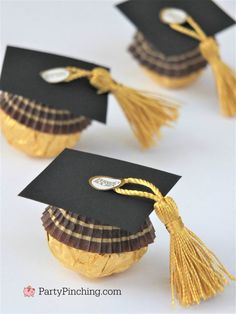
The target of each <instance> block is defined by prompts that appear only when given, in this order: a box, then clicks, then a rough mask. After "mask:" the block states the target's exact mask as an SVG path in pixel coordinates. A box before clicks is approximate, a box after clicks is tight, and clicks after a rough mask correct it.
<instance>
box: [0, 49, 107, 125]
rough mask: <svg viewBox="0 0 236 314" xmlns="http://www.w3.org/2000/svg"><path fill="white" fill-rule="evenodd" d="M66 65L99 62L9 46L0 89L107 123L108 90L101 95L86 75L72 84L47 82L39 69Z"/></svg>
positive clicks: (84, 65) (87, 66) (90, 66)
mask: <svg viewBox="0 0 236 314" xmlns="http://www.w3.org/2000/svg"><path fill="white" fill-rule="evenodd" d="M66 66H72V67H80V68H83V69H85V70H92V69H94V68H95V67H99V65H97V64H93V63H89V62H85V61H82V60H77V59H72V58H68V57H64V56H59V55H55V54H51V53H45V52H40V51H34V50H29V49H22V48H16V47H7V50H6V54H5V58H4V62H3V67H2V74H1V80H0V89H1V90H3V91H6V92H9V93H12V94H16V95H19V96H23V97H25V98H28V99H30V100H34V101H36V102H39V103H42V104H45V105H48V106H50V107H53V108H55V109H62V110H68V111H70V112H71V113H72V114H75V115H79V116H80V115H83V116H85V117H88V118H91V119H93V120H97V121H100V122H103V123H105V122H106V113H107V94H102V95H98V93H97V89H95V88H94V87H93V86H91V84H90V83H89V81H88V80H87V79H86V78H81V79H79V80H75V81H73V82H70V84H68V83H61V84H48V83H47V82H45V81H44V80H43V79H42V78H41V76H40V72H42V71H44V70H47V69H51V68H58V67H59V68H60V67H66ZM102 67H103V66H102ZM103 68H104V67H103ZM106 69H107V68H106ZM107 70H108V69H107Z"/></svg>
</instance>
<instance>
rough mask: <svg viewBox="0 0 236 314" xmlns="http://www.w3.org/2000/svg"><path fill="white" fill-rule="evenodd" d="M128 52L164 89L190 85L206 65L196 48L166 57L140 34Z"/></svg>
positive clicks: (137, 34) (136, 36)
mask: <svg viewBox="0 0 236 314" xmlns="http://www.w3.org/2000/svg"><path fill="white" fill-rule="evenodd" d="M129 52H130V53H131V54H132V56H133V57H134V58H135V59H136V60H137V62H138V63H139V64H140V65H141V66H142V67H143V68H144V70H145V72H147V73H148V74H149V75H150V76H151V77H152V78H153V79H154V80H156V81H157V82H158V83H160V84H162V85H164V86H166V87H173V88H175V87H182V86H186V85H188V84H190V83H192V82H193V81H194V80H195V79H197V78H198V77H199V75H200V74H201V73H202V70H203V69H204V68H205V67H206V65H207V62H206V60H205V59H204V58H203V56H202V55H201V53H200V50H199V48H198V47H196V48H194V49H193V50H191V51H188V52H185V53H182V54H178V55H171V56H166V55H164V54H163V53H162V52H160V51H158V50H157V49H155V47H154V46H153V45H152V44H151V43H149V42H148V41H147V40H146V39H145V37H144V35H143V34H142V33H140V32H137V33H136V34H135V36H134V39H133V42H132V43H131V45H130V47H129Z"/></svg>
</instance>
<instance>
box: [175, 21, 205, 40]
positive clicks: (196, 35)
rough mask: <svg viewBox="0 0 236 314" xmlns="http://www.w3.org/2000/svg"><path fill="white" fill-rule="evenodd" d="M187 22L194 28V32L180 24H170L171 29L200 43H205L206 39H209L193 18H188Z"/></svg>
mask: <svg viewBox="0 0 236 314" xmlns="http://www.w3.org/2000/svg"><path fill="white" fill-rule="evenodd" d="M186 22H187V23H188V24H189V25H190V26H191V27H192V28H193V30H191V29H189V28H187V27H185V26H182V25H180V24H170V27H171V28H172V29H174V30H176V31H178V32H179V33H182V34H185V35H188V36H190V37H192V38H195V39H197V40H199V41H204V40H205V39H207V35H206V34H205V32H204V31H203V29H202V28H201V27H200V25H199V24H198V23H197V22H196V21H194V19H193V18H192V17H191V16H188V17H187V20H186Z"/></svg>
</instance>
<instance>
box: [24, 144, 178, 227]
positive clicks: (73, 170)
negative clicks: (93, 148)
mask: <svg viewBox="0 0 236 314" xmlns="http://www.w3.org/2000/svg"><path fill="white" fill-rule="evenodd" d="M98 175H101V176H111V177H115V178H126V177H136V178H142V179H145V180H148V181H150V182H152V183H153V184H155V185H156V186H157V187H158V188H159V189H160V191H161V193H162V194H163V195H166V194H167V193H168V192H169V191H170V189H171V188H172V187H173V186H174V185H175V184H176V182H177V181H178V180H179V179H180V176H178V175H175V174H171V173H168V172H164V171H160V170H156V169H152V168H149V167H145V166H140V165H137V164H133V163H129V162H125V161H121V160H117V159H112V158H108V157H103V156H98V155H94V154H89V153H85V152H80V151H75V150H71V149H66V150H64V151H63V152H62V153H61V154H60V155H59V156H58V157H57V158H56V159H55V160H54V161H53V162H52V163H51V164H50V165H49V166H48V167H47V168H46V169H45V170H44V171H43V172H42V173H41V174H39V176H38V177H36V178H35V179H34V180H33V181H32V182H31V183H30V184H29V185H28V186H27V187H26V188H25V189H24V190H23V191H22V192H21V193H20V194H19V195H20V196H23V197H25V198H29V199H33V200H35V201H38V202H42V203H45V204H49V205H53V206H56V207H59V208H63V209H65V210H67V211H71V212H74V213H77V214H80V215H82V216H86V217H88V218H92V219H95V220H97V221H98V222H100V223H102V224H108V225H111V226H116V227H119V228H122V229H124V230H126V231H129V232H132V233H133V232H136V231H137V230H138V229H139V228H140V226H142V225H143V224H144V223H145V220H146V218H147V217H148V216H149V214H150V213H151V212H152V210H153V202H152V201H151V200H147V199H143V198H138V197H137V198H134V197H129V196H122V195H118V194H116V193H114V192H113V191H107V192H103V191H98V190H96V189H94V188H93V187H91V186H90V184H89V179H90V178H91V177H93V176H98ZM134 187H135V188H137V186H133V188H134ZM130 188H132V186H130V185H129V189H130Z"/></svg>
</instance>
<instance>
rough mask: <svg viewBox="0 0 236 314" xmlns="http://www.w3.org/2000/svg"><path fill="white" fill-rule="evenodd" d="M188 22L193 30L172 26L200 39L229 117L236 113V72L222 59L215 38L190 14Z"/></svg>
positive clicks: (222, 109)
mask: <svg viewBox="0 0 236 314" xmlns="http://www.w3.org/2000/svg"><path fill="white" fill-rule="evenodd" d="M187 22H188V23H189V25H190V26H191V27H192V28H193V30H190V29H188V28H186V27H184V26H182V25H179V24H170V27H171V28H173V29H174V30H176V31H178V32H180V33H182V34H185V35H187V36H190V37H193V38H195V39H197V40H199V41H200V46H199V47H200V51H201V53H202V55H203V57H204V58H205V59H206V60H207V62H208V63H209V64H210V65H211V67H212V70H213V73H214V76H215V81H216V87H217V91H218V95H219V99H220V108H221V112H222V114H223V115H225V116H227V117H233V116H235V115H236V74H235V72H234V71H233V70H232V69H231V68H230V67H229V66H228V65H226V64H225V63H224V62H223V61H222V60H221V58H220V54H219V48H218V45H217V43H216V41H215V39H214V38H212V37H208V36H207V35H206V34H205V33H204V31H203V30H202V29H201V27H200V26H199V25H198V24H197V23H196V21H194V20H193V19H192V18H191V17H190V16H188V17H187Z"/></svg>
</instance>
